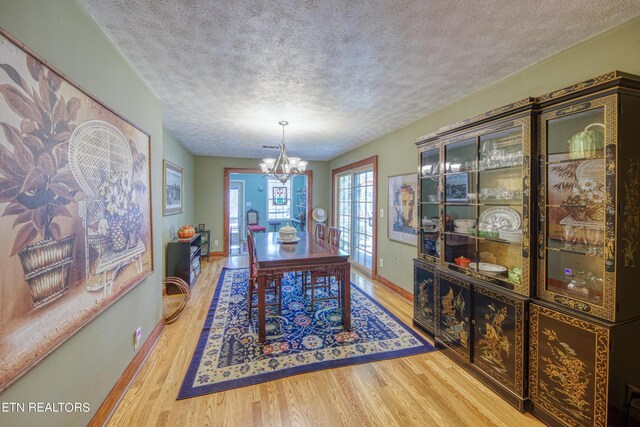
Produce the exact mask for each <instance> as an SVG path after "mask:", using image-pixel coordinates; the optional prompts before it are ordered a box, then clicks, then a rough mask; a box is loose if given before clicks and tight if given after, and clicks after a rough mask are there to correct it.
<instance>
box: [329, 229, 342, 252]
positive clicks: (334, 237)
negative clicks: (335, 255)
mask: <svg viewBox="0 0 640 427" xmlns="http://www.w3.org/2000/svg"><path fill="white" fill-rule="evenodd" d="M340 234H342V230H341V229H339V228H338V227H329V243H330V244H331V245H332V246H335V247H336V248H337V247H338V246H339V245H340Z"/></svg>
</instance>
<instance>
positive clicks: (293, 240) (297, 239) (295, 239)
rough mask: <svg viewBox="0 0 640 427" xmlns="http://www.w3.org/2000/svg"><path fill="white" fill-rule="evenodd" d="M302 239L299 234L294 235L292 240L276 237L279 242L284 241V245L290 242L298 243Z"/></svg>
mask: <svg viewBox="0 0 640 427" xmlns="http://www.w3.org/2000/svg"><path fill="white" fill-rule="evenodd" d="M299 241H300V238H299V237H298V236H296V237H294V238H293V239H291V240H282V239H281V238H279V237H277V238H276V242H278V243H282V244H284V245H286V244H289V243H298V242H299Z"/></svg>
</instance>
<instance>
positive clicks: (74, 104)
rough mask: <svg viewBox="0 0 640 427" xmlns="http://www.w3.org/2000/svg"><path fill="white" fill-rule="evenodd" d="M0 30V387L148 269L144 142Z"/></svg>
mask: <svg viewBox="0 0 640 427" xmlns="http://www.w3.org/2000/svg"><path fill="white" fill-rule="evenodd" d="M25 49H27V48H23V47H19V46H18V44H17V42H16V41H14V40H12V39H10V36H9V35H7V34H4V35H3V34H0V127H1V130H0V230H2V236H3V244H2V245H0V269H1V271H2V275H1V276H2V278H1V279H0V302H1V303H0V304H1V307H2V309H1V310H0V360H1V363H2V370H1V371H0V372H1V373H0V390H2V389H4V388H6V387H7V386H8V385H9V384H10V383H11V382H13V381H15V379H16V378H18V377H19V376H20V375H21V374H23V373H24V372H26V371H27V370H28V369H29V368H30V367H32V366H33V365H34V364H35V363H37V362H38V361H39V360H41V359H42V358H43V357H44V356H46V355H47V354H49V353H50V352H51V351H52V350H53V349H55V348H56V347H57V346H58V345H60V344H61V343H62V342H64V341H65V340H66V339H67V338H68V337H70V336H71V335H72V334H73V333H74V332H76V331H77V330H79V329H80V328H81V327H82V326H83V325H85V324H86V323H88V322H89V321H90V320H91V319H93V318H94V317H95V316H96V315H98V314H99V313H100V312H102V311H103V310H104V309H105V308H106V307H107V306H109V305H110V304H111V303H113V302H114V301H115V300H117V299H118V298H120V297H121V296H122V295H124V294H125V293H126V292H127V291H129V290H130V289H132V288H133V287H134V286H135V285H137V284H138V283H140V282H141V281H142V280H143V279H144V278H145V277H147V276H149V275H150V274H151V272H152V271H153V254H152V232H151V210H150V197H151V196H150V195H151V188H150V181H149V172H150V165H149V149H150V138H149V135H147V134H146V133H144V132H143V131H141V130H140V129H138V128H136V127H135V126H134V125H132V124H131V123H129V122H128V121H126V120H125V119H123V118H122V117H120V116H119V115H117V114H116V113H114V112H113V111H111V110H110V109H109V108H107V107H105V106H104V105H103V104H101V103H100V102H98V101H97V100H96V99H94V98H93V97H92V96H91V95H89V94H88V93H86V92H84V91H83V90H81V89H80V88H79V87H78V86H76V85H75V84H74V83H72V82H70V81H69V80H68V79H66V78H65V77H63V76H62V75H61V74H60V73H58V72H57V71H55V70H52V69H51V68H50V67H48V66H45V65H44V64H43V62H44V61H41V60H39V59H37V58H36V57H35V56H34V55H33V54H31V53H30V52H28V51H26V50H25Z"/></svg>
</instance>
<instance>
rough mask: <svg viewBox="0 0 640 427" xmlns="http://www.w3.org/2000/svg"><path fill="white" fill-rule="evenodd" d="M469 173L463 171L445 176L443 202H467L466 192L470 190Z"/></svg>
mask: <svg viewBox="0 0 640 427" xmlns="http://www.w3.org/2000/svg"><path fill="white" fill-rule="evenodd" d="M470 176H471V174H469V173H467V172H464V173H458V174H455V175H447V176H446V177H445V193H444V196H445V198H444V200H445V202H468V201H469V197H468V196H467V194H468V193H469V192H470V191H469V187H470V184H471V183H470V182H469V177H470Z"/></svg>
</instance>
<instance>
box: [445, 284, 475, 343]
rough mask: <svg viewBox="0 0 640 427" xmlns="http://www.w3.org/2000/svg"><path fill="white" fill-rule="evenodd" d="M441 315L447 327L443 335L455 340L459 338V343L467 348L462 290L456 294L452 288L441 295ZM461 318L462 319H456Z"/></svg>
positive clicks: (467, 336)
mask: <svg viewBox="0 0 640 427" xmlns="http://www.w3.org/2000/svg"><path fill="white" fill-rule="evenodd" d="M441 312H442V317H443V319H444V322H445V324H446V325H447V328H446V329H445V330H444V331H443V333H444V334H445V335H447V336H448V337H451V338H453V339H455V340H459V342H460V345H462V346H463V347H465V348H467V345H468V344H467V341H468V338H469V335H468V333H467V331H466V329H467V325H466V322H465V321H464V312H465V302H464V297H463V296H462V291H460V292H458V295H455V296H454V294H453V289H451V288H449V292H448V293H447V294H446V295H445V296H444V297H442V311H441ZM459 318H462V319H463V320H458V319H459Z"/></svg>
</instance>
